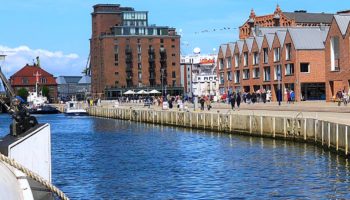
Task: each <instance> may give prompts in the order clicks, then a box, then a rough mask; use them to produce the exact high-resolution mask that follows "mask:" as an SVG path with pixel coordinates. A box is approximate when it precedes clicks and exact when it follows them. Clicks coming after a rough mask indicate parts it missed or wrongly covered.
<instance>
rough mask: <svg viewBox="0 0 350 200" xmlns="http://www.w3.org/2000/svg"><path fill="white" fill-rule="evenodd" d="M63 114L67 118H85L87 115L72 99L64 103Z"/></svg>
mask: <svg viewBox="0 0 350 200" xmlns="http://www.w3.org/2000/svg"><path fill="white" fill-rule="evenodd" d="M64 114H65V115H68V116H85V115H88V112H87V111H86V110H85V109H84V108H83V106H82V104H81V103H79V102H78V101H75V100H74V99H72V100H71V101H68V102H66V106H65V108H64Z"/></svg>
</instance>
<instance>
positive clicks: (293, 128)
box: [88, 107, 350, 156]
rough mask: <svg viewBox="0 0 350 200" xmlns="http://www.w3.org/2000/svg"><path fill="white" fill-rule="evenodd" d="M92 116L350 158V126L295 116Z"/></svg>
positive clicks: (105, 111) (117, 112)
mask: <svg viewBox="0 0 350 200" xmlns="http://www.w3.org/2000/svg"><path fill="white" fill-rule="evenodd" d="M88 113H89V115H91V116H96V117H104V118H113V119H120V120H130V121H135V122H143V123H153V124H160V125H168V126H177V127H185V128H195V129H203V130H208V131H217V132H224V133H228V134H241V135H247V136H258V137H269V138H276V139H285V140H298V141H301V142H308V143H313V144H317V145H320V146H322V147H323V148H325V149H329V150H332V151H334V152H336V153H337V154H339V155H345V156H348V155H349V147H350V145H349V139H350V138H349V137H350V133H349V132H350V130H349V129H350V126H348V125H344V124H339V123H333V122H328V121H324V120H318V119H313V118H304V117H302V115H298V116H295V117H278V116H256V115H243V114H239V113H237V112H236V113H232V112H227V113H213V112H190V111H176V110H152V109H148V110H146V109H133V108H102V107H91V108H88Z"/></svg>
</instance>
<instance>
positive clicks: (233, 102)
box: [230, 92, 241, 110]
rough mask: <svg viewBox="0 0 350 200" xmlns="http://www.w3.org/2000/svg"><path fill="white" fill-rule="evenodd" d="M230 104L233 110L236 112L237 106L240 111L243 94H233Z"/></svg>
mask: <svg viewBox="0 0 350 200" xmlns="http://www.w3.org/2000/svg"><path fill="white" fill-rule="evenodd" d="M230 104H231V109H232V110H235V106H236V105H237V108H238V110H239V106H240V105H241V94H240V93H239V92H237V93H236V92H233V93H232V94H231V95H230Z"/></svg>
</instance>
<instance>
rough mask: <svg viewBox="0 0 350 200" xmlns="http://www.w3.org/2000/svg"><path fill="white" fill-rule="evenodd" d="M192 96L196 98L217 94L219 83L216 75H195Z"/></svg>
mask: <svg viewBox="0 0 350 200" xmlns="http://www.w3.org/2000/svg"><path fill="white" fill-rule="evenodd" d="M192 89H193V94H194V95H197V96H202V95H211V96H217V95H218V94H219V92H218V91H219V83H218V80H217V77H216V75H197V76H195V77H194V79H193V81H192Z"/></svg>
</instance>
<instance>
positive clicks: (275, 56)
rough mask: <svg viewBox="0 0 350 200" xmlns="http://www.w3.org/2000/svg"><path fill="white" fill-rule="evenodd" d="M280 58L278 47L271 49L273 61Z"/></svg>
mask: <svg viewBox="0 0 350 200" xmlns="http://www.w3.org/2000/svg"><path fill="white" fill-rule="evenodd" d="M280 60H281V55H280V48H279V47H277V48H274V49H273V61H274V62H278V61H280Z"/></svg>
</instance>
